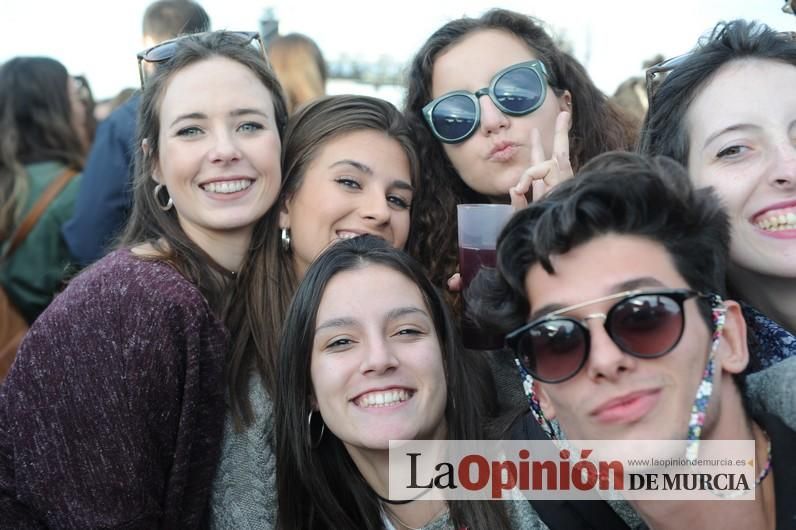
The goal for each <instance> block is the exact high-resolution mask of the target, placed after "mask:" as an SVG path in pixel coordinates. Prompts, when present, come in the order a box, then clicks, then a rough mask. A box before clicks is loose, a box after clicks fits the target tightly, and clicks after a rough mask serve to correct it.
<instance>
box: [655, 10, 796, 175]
mask: <svg viewBox="0 0 796 530" xmlns="http://www.w3.org/2000/svg"><path fill="white" fill-rule="evenodd" d="M794 35H796V34H794V33H781V32H777V31H775V30H774V29H772V28H770V27H768V26H766V25H765V24H761V23H759V22H754V21H746V20H740V19H739V20H732V21H730V22H719V23H718V24H717V25H716V26H715V27H714V28H713V31H712V32H711V33H710V34H709V35H708V36H707V37H703V38H701V39H700V40H699V42H698V43H697V46H696V47H695V48H694V49H693V50H692V51H691V52H690V53H689V54H688V55H687V56H684V57H683V58H682V59H681V60H679V61H678V62H677V63H676V65H675V66H674V68H673V69H672V70H671V71H670V72H669V73H668V74H667V75H666V77H665V78H664V79H663V81H661V82H660V84H658V85H657V88H656V90H655V92H654V94H653V96H652V99H651V100H650V105H649V111H648V113H647V117H646V119H645V120H644V125H643V127H642V131H641V138H640V140H639V151H641V152H643V153H648V154H652V155H664V156H668V157H671V158H673V159H675V160H677V161H678V162H680V163H681V164H683V165H687V164H688V156H689V149H688V145H689V143H690V138H689V134H688V129H687V127H686V123H687V122H686V119H685V118H686V113H687V112H688V109H689V108H690V106H691V103H692V102H693V101H694V98H696V96H697V94H698V93H699V92H700V90H702V88H703V87H704V86H705V85H706V84H707V83H709V82H710V79H712V78H713V76H714V75H715V73H716V72H717V71H718V70H719V69H720V68H721V67H723V66H724V65H725V64H727V63H729V62H732V61H736V60H743V59H767V60H772V61H779V62H782V63H786V64H790V65H793V66H796V37H795V36H794ZM784 89H785V88H784V87H783V90H784Z"/></svg>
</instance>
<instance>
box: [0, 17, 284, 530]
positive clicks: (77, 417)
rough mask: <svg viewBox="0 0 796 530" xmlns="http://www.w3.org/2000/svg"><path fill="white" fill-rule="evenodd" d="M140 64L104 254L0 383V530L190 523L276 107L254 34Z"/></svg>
mask: <svg viewBox="0 0 796 530" xmlns="http://www.w3.org/2000/svg"><path fill="white" fill-rule="evenodd" d="M255 45H258V46H259V48H260V49H257V48H256V46H255ZM143 62H144V63H146V62H151V63H155V65H154V68H153V69H154V70H155V71H154V73H152V75H150V76H149V77H146V78H145V76H144V75H143V74H144V73H145V72H144V70H143V69H142V80H143V81H145V82H144V85H145V89H144V93H143V98H142V104H141V114H140V116H139V144H140V145H141V149H140V151H139V153H137V165H136V167H137V172H136V173H137V177H136V179H137V180H136V183H135V203H134V209H133V213H132V217H131V221H130V224H129V225H128V227H127V230H126V233H125V235H124V236H123V243H122V245H121V248H120V249H119V250H117V251H115V252H113V253H111V254H110V255H108V256H107V257H105V258H104V259H102V260H101V261H99V262H98V263H97V264H96V265H94V266H93V267H91V268H90V269H88V270H87V271H85V272H84V273H83V274H81V275H80V276H78V277H77V278H76V279H75V280H74V281H72V283H71V285H70V286H69V287H68V288H67V289H66V290H65V291H64V293H62V294H61V295H60V296H59V297H58V298H57V299H56V300H55V301H54V303H53V304H52V305H51V306H50V307H49V308H48V309H47V310H46V311H45V312H44V314H43V315H42V316H41V318H40V319H39V320H38V321H37V322H36V323H35V324H34V325H33V326H32V328H31V330H30V333H29V334H28V336H27V337H26V339H25V341H24V342H23V344H22V347H21V349H20V352H19V355H18V357H17V360H16V363H15V365H14V366H13V368H12V369H11V372H10V374H9V377H8V379H7V380H6V382H5V384H4V386H3V387H2V388H0V528H27V527H32V528H35V527H42V526H47V527H57V528H99V527H102V528H115V527H124V528H196V527H200V526H202V525H203V524H204V522H205V518H206V505H207V499H208V493H209V490H210V483H211V480H212V478H213V474H214V472H215V466H216V462H217V459H218V453H219V446H220V440H221V433H222V426H223V421H224V386H223V380H224V379H223V374H224V369H225V362H226V359H227V358H228V356H229V355H230V350H231V349H233V348H245V347H251V346H250V343H249V342H246V341H244V342H242V343H241V342H239V341H238V342H235V344H232V343H231V341H230V337H238V336H244V337H245V336H249V335H250V330H248V328H247V322H246V319H245V318H244V315H246V314H247V312H248V309H247V307H248V304H250V303H252V300H251V299H250V297H248V296H243V295H242V294H241V293H246V292H251V291H253V290H252V289H249V286H251V285H252V282H255V284H256V282H258V281H262V278H261V277H260V276H261V275H263V274H265V271H263V270H254V269H253V268H252V269H251V270H249V269H247V267H246V263H247V259H246V257H247V253H248V252H249V246H250V241H251V239H252V234H253V233H254V232H256V231H257V230H259V229H261V228H260V226H261V224H262V222H261V220H262V218H263V216H264V215H265V213H266V211H267V210H268V209H269V208H270V207H271V205H272V204H273V203H274V200H275V199H276V195H277V192H278V190H279V186H280V182H281V169H280V156H279V154H280V147H281V143H280V142H281V132H282V129H283V127H284V123H285V119H286V112H285V105H284V101H283V99H282V96H281V90H280V88H279V85H278V83H277V81H276V78H275V77H274V75H273V73H272V72H271V71H270V69H269V68H268V66H267V63H266V61H265V60H264V56H263V54H262V46H261V44H260V43H259V40H258V38H257V36H256V34H241V33H231V32H216V33H211V34H203V35H199V36H191V37H185V38H182V39H178V40H176V41H174V42H172V43H167V44H161V45H160V46H158V47H155V48H152V49H150V50H147V52H146V53H145V54H144V55H143ZM145 66H146V64H145ZM149 66H152V65H149Z"/></svg>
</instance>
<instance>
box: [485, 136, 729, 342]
mask: <svg viewBox="0 0 796 530" xmlns="http://www.w3.org/2000/svg"><path fill="white" fill-rule="evenodd" d="M606 234H620V235H634V236H640V237H644V238H647V239H650V240H652V241H655V242H657V243H660V244H661V245H662V246H663V247H664V248H665V249H666V251H667V252H668V254H669V255H670V256H671V258H672V262H673V263H674V265H675V267H676V268H677V271H678V272H679V273H680V274H681V275H682V276H683V278H684V279H685V281H686V282H687V283H688V285H689V287H690V288H692V289H694V290H697V291H700V292H704V293H716V294H721V295H723V294H724V277H725V273H726V264H727V259H728V252H729V241H730V229H729V220H728V217H727V214H726V213H725V212H724V210H723V209H722V208H721V204H720V202H719V199H718V197H717V196H716V195H715V194H714V192H713V190H712V189H711V188H703V189H700V190H697V189H695V188H694V187H693V185H692V184H691V181H690V178H689V176H688V173H687V172H686V171H685V169H684V168H683V167H682V165H680V164H678V163H677V162H675V161H674V160H671V159H669V158H667V157H648V156H644V155H639V154H635V153H624V152H609V153H605V154H603V155H600V156H598V157H596V158H594V159H593V160H592V161H591V162H589V163H588V164H586V166H584V167H583V170H582V172H581V173H580V174H578V176H577V177H575V178H573V179H570V180H568V181H566V182H564V183H562V184H560V185H559V186H557V187H556V188H555V189H553V191H552V192H550V194H549V195H547V196H546V197H545V198H544V199H542V200H541V201H539V202H536V203H533V204H531V205H530V206H529V207H528V208H526V209H524V210H522V211H520V212H517V213H516V214H515V215H514V216H513V217H512V218H511V220H510V221H509V222H508V224H507V225H506V227H505V228H504V229H503V231H502V233H501V234H500V238H499V239H498V247H497V274H485V275H479V277H478V278H476V281H475V282H474V283H473V285H472V286H471V292H472V293H473V294H472V295H471V296H472V298H473V299H474V302H473V304H472V307H473V311H474V313H475V316H476V318H477V319H479V320H481V321H483V322H485V323H486V324H488V325H490V326H491V327H495V328H497V329H500V330H501V331H508V330H510V329H515V328H517V327H519V326H521V325H522V324H524V323H525V321H526V319H527V317H528V314H529V312H530V307H531V301H530V300H528V299H527V295H526V292H525V276H526V275H527V273H528V270H530V268H531V267H532V266H533V265H534V264H536V263H539V264H540V265H541V266H542V267H544V269H545V270H546V271H548V272H550V273H553V272H554V267H553V264H552V263H551V260H550V257H551V256H553V255H556V254H564V253H566V252H569V251H570V250H572V249H573V248H576V247H577V246H579V245H582V244H584V243H586V242H588V241H590V240H592V239H594V238H596V237H600V236H602V235H606ZM705 316H706V319H707V322H710V314H709V312H707V313H706V315H705Z"/></svg>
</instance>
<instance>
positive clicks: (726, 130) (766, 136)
mask: <svg viewBox="0 0 796 530" xmlns="http://www.w3.org/2000/svg"><path fill="white" fill-rule="evenodd" d="M657 74H666V76H665V77H664V79H663V80H662V81H659V80H656V79H655V77H656V75H657ZM648 77H649V83H650V84H653V83H656V84H657V89H656V90H655V91H654V94H653V95H652V97H651V98H650V111H649V114H648V116H647V119H646V121H645V123H644V130H643V134H642V137H641V142H640V150H641V151H642V152H645V153H650V154H656V155H666V156H669V157H672V158H674V159H675V160H677V161H678V162H680V163H681V164H683V165H685V166H686V167H687V168H688V171H689V173H690V174H691V178H692V179H693V181H694V183H695V184H696V185H697V186H700V187H707V186H711V187H713V189H715V190H716V192H717V193H718V194H719V196H720V197H721V199H722V202H723V204H724V207H725V208H726V209H727V212H728V213H729V215H730V222H731V223H732V242H731V245H730V264H729V268H728V276H727V278H728V283H729V291H730V293H731V294H732V296H733V297H734V298H736V299H738V300H740V301H741V307H742V308H743V313H744V317H745V318H746V322H747V325H748V326H749V334H748V338H749V345H750V349H751V352H752V357H751V359H750V362H749V368H748V370H749V371H752V372H754V371H757V370H760V369H762V368H766V367H769V366H772V365H774V364H775V363H778V362H779V361H782V360H783V359H786V358H788V357H793V356H796V337H794V332H796V143H794V125H793V123H794V120H796V94H793V93H792V91H790V90H785V89H784V88H783V87H789V86H791V85H792V84H793V83H794V82H796V38H794V34H792V33H778V32H776V31H774V30H773V29H771V28H769V27H767V26H765V25H761V24H758V23H755V22H747V21H744V20H734V21H731V22H728V23H721V24H719V25H717V26H716V27H715V29H714V30H713V32H712V33H711V34H710V35H709V36H707V37H706V38H703V39H702V40H701V41H700V42H699V44H698V45H697V47H696V48H694V49H693V50H692V51H691V52H690V53H689V54H687V55H684V56H680V57H677V58H675V59H671V60H670V61H667V62H664V63H662V64H661V65H658V66H655V67H653V68H652V69H651V70H650V71H649V74H648ZM651 88H652V87H651ZM740 102H754V104H741V103H740ZM794 362H796V361H794Z"/></svg>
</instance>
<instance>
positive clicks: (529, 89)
mask: <svg viewBox="0 0 796 530" xmlns="http://www.w3.org/2000/svg"><path fill="white" fill-rule="evenodd" d="M547 78H548V75H547V69H546V68H545V66H544V64H543V63H542V62H541V61H526V62H523V63H519V64H515V65H512V66H509V67H508V68H505V69H503V70H501V71H500V72H498V73H497V74H495V76H494V77H493V78H492V82H491V83H490V84H489V86H488V87H485V88H482V89H480V90H477V91H476V92H468V91H466V90H456V91H454V92H448V93H447V94H444V95H442V96H440V97H438V98H436V99H435V100H434V101H432V102H431V103H429V104H428V105H426V106H425V107H423V118H425V120H426V123H427V124H428V126H429V127H430V128H431V132H432V133H434V136H436V137H437V138H438V139H439V140H440V141H441V142H444V143H446V144H455V143H459V142H463V141H465V140H466V139H467V138H469V137H470V136H471V135H472V134H473V132H475V130H476V128H477V127H478V124H479V123H480V121H481V105H479V104H478V98H480V97H481V96H489V99H491V100H492V102H493V103H494V104H495V106H496V107H497V108H498V109H500V111H501V112H503V113H504V114H508V115H510V116H524V115H525V114H530V113H531V112H533V111H535V110H536V109H538V108H539V107H540V106H542V103H544V100H545V96H546V95H547Z"/></svg>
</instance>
